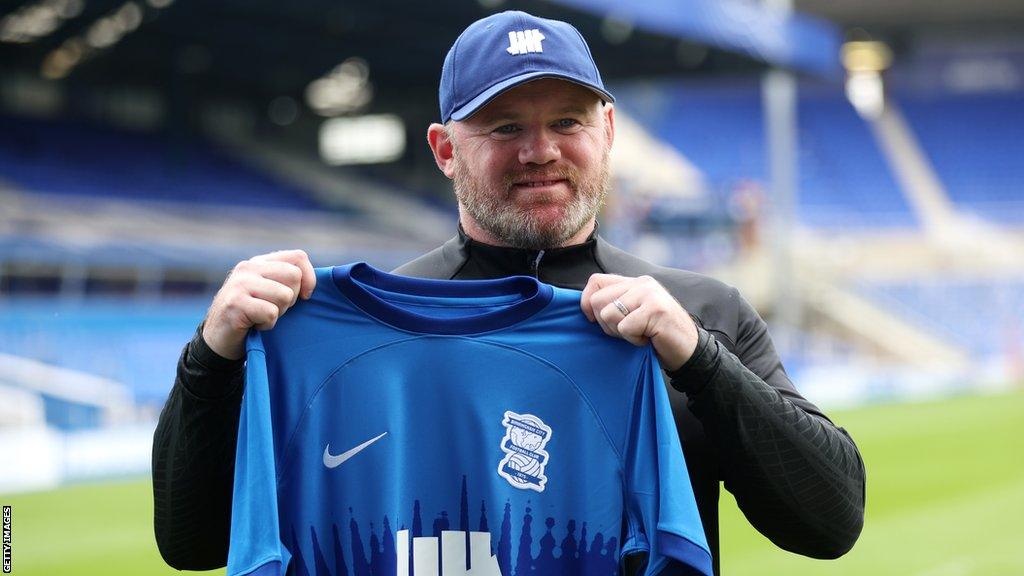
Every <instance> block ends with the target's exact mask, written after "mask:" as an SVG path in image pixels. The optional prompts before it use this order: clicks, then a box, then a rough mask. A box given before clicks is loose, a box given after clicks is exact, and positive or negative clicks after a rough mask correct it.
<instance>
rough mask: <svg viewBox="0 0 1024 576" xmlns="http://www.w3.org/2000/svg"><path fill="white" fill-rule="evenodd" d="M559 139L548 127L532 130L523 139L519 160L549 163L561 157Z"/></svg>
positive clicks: (528, 162) (524, 162)
mask: <svg viewBox="0 0 1024 576" xmlns="http://www.w3.org/2000/svg"><path fill="white" fill-rule="evenodd" d="M561 155H562V152H561V150H560V149H559V147H558V140H557V138H555V137H554V135H553V134H551V133H549V131H548V130H546V129H540V130H531V131H530V132H529V134H527V135H526V138H523V140H522V146H521V147H520V148H519V161H520V162H521V163H523V164H539V165H543V164H547V163H548V162H554V161H555V160H558V159H559V158H561Z"/></svg>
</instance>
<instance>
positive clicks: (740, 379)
mask: <svg viewBox="0 0 1024 576" xmlns="http://www.w3.org/2000/svg"><path fill="white" fill-rule="evenodd" d="M735 296H736V301H737V302H739V306H740V307H741V309H740V311H739V315H738V316H737V318H738V321H739V326H738V329H737V331H736V334H737V336H736V342H735V343H734V344H735V346H734V349H735V350H736V354H733V353H732V352H730V351H729V350H728V349H727V348H726V347H725V346H724V345H723V344H722V343H721V342H719V341H718V340H717V339H716V336H715V335H713V334H711V333H710V332H708V331H706V330H704V329H703V328H699V333H700V339H699V342H698V345H697V350H696V352H695V353H694V355H693V357H692V358H691V359H690V360H689V361H688V362H687V363H686V364H684V365H683V366H682V367H681V368H680V369H679V370H677V371H675V372H672V373H669V376H670V378H671V383H672V386H673V387H674V388H676V389H677V390H679V391H681V392H685V393H686V395H687V398H688V406H689V408H690V411H691V412H693V414H694V415H695V416H697V418H698V419H699V420H700V421H701V423H702V424H703V426H704V431H705V433H706V435H707V437H708V439H709V441H710V442H711V443H712V444H713V445H714V446H715V447H716V449H717V451H718V452H719V454H720V458H719V461H720V466H721V474H722V480H723V481H724V482H725V487H726V488H727V489H728V490H729V491H730V492H732V494H733V495H734V496H735V497H736V501H737V503H738V504H739V507H740V509H741V510H742V511H743V513H744V514H745V515H746V517H747V519H748V520H749V521H750V523H751V524H752V525H753V526H754V527H755V528H756V529H757V530H758V531H759V532H761V533H762V534H764V535H765V536H766V537H767V538H768V539H770V540H771V541H772V542H774V543H775V544H776V545H778V546H779V547H781V548H784V549H786V550H789V551H791V552H796V553H798V554H802V555H805V556H810V557H813V558H836V557H839V556H841V555H843V554H845V553H846V552H847V551H848V550H850V548H852V547H853V545H854V543H855V542H856V541H857V538H858V536H859V535H860V531H861V528H862V527H863V523H864V496H865V493H864V486H865V472H864V463H863V461H862V459H861V456H860V452H859V451H858V450H857V446H856V445H855V444H854V443H853V440H852V439H851V438H850V436H849V435H848V434H847V433H846V431H845V430H843V429H842V428H838V427H836V426H835V425H834V424H833V423H832V422H831V421H830V420H829V419H828V418H826V417H825V416H824V414H822V413H821V411H820V410H819V409H818V408H817V407H815V406H814V405H813V404H811V403H810V402H808V401H807V400H806V399H804V398H803V397H802V396H801V395H800V394H799V392H797V391H796V388H795V387H794V386H793V384H792V382H791V381H790V380H789V377H788V376H787V375H786V373H785V371H784V370H783V368H782V362H781V360H780V359H779V356H778V353H777V352H776V351H775V347H774V345H773V344H772V342H771V338H770V337H769V336H768V331H767V327H766V325H765V323H764V321H763V320H762V319H761V318H760V317H759V316H758V315H757V312H755V311H754V310H753V308H752V307H751V306H750V305H749V304H748V303H746V302H745V301H744V300H743V299H742V298H739V297H738V295H735ZM721 336H723V337H727V335H724V334H721ZM755 372H756V373H755Z"/></svg>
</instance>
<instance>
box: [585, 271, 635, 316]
mask: <svg viewBox="0 0 1024 576" xmlns="http://www.w3.org/2000/svg"><path fill="white" fill-rule="evenodd" d="M627 279H628V278H626V277H625V276H618V275H616V274H591V275H590V278H589V279H587V285H586V286H584V287H583V294H582V295H581V296H580V308H581V309H582V310H583V314H584V315H585V316H586V317H587V320H590V321H591V322H594V321H596V320H597V310H600V308H596V309H595V308H594V306H593V304H592V299H593V296H594V294H595V293H596V292H598V291H599V290H601V289H602V288H604V287H606V286H611V285H612V284H618V283H619V282H622V281H623V280H627Z"/></svg>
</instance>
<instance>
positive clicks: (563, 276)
mask: <svg viewBox="0 0 1024 576" xmlns="http://www.w3.org/2000/svg"><path fill="white" fill-rule="evenodd" d="M597 229H598V227H597V226H596V225H595V226H594V231H593V232H591V233H590V236H588V237H587V239H586V240H585V241H584V242H582V243H580V244H574V245H572V246H565V247H563V248H548V249H544V250H527V249H523V248H506V247H502V246H492V245H490V244H485V243H483V242H480V241H477V240H474V239H472V238H470V237H469V235H468V234H466V231H465V230H464V229H463V228H462V225H461V224H459V236H458V250H459V252H460V255H461V256H462V260H463V264H462V266H460V267H459V270H458V271H457V272H456V273H455V275H454V276H453V278H455V279H459V280H480V279H488V278H503V277H506V276H532V277H534V278H537V279H538V280H540V281H541V282H545V283H548V284H554V285H555V286H562V287H564V288H572V289H575V290H582V289H583V287H584V286H585V285H586V281H587V279H588V278H589V277H590V275H591V274H594V273H597V272H604V270H603V269H602V267H601V265H600V264H599V263H598V261H597V254H596V248H597Z"/></svg>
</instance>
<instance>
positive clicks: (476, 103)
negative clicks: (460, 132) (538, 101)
mask: <svg viewBox="0 0 1024 576" xmlns="http://www.w3.org/2000/svg"><path fill="white" fill-rule="evenodd" d="M541 78H557V79H559V80H565V81H567V82H572V83H573V84H579V85H580V86H583V87H584V88H588V89H590V90H591V91H593V92H594V93H595V94H597V95H598V96H600V97H601V99H603V100H605V101H607V102H615V97H614V96H612V95H611V93H610V92H608V91H607V90H604V89H603V88H600V87H598V86H594V85H593V84H590V83H589V82H586V81H585V80H582V79H580V78H573V77H572V76H566V75H563V74H552V73H550V72H529V73H527V74H520V75H519V76H513V77H512V78H509V79H508V80H505V81H503V82H499V83H497V84H495V85H494V86H491V87H490V88H488V89H487V90H484V91H483V92H481V93H480V94H479V95H478V96H477V97H476V98H473V99H472V100H470V101H469V102H467V103H466V104H465V105H464V106H462V107H461V108H459V109H458V110H455V111H454V112H452V116H451V119H452V120H455V121H459V120H465V119H466V118H469V117H470V116H472V115H473V114H475V113H476V112H477V111H478V110H480V109H481V108H483V107H484V106H485V105H486V104H487V103H488V102H490V101H491V100H494V99H495V98H497V97H498V96H500V95H501V94H502V93H504V92H506V91H508V90H511V89H512V88H515V87H516V86H519V85H520V84H526V83H527V82H531V81H533V80H539V79H541Z"/></svg>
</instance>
